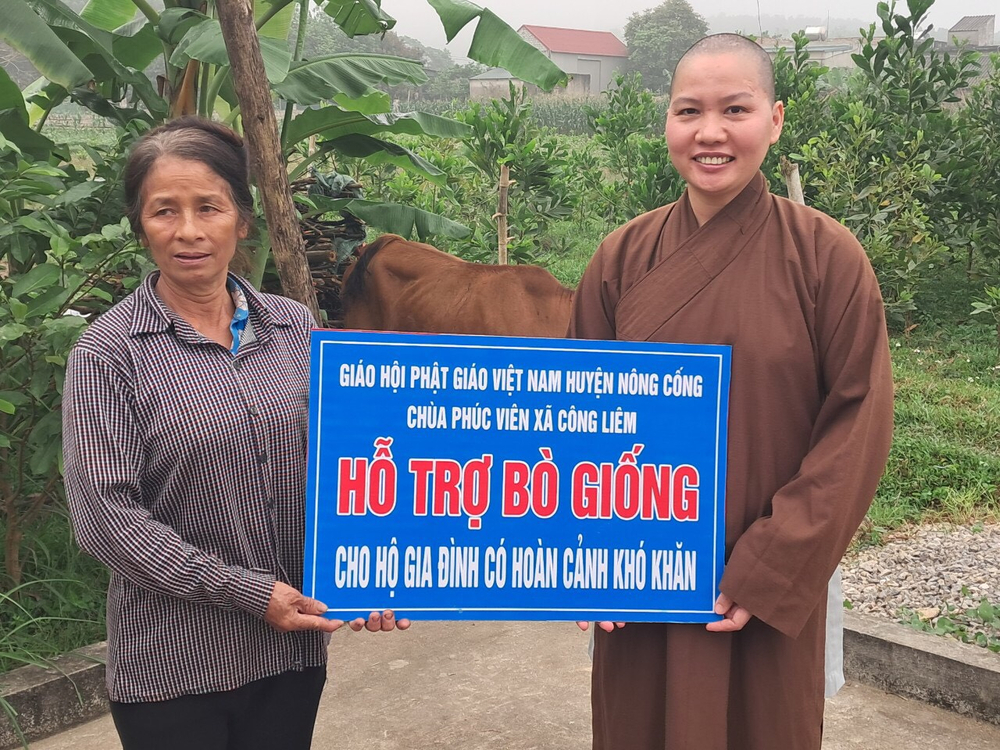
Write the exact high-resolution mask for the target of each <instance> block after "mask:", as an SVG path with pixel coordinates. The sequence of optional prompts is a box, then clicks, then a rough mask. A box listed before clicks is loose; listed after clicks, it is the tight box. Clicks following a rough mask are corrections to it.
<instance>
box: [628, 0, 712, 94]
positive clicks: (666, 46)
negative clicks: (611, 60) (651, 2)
mask: <svg viewBox="0 0 1000 750" xmlns="http://www.w3.org/2000/svg"><path fill="white" fill-rule="evenodd" d="M707 33H708V22H707V21H705V19H704V18H703V17H702V16H700V15H699V14H698V13H696V12H695V11H694V9H693V8H692V7H691V4H690V3H689V2H687V0H666V2H664V3H662V4H661V5H658V6H656V7H655V8H650V9H649V10H644V11H642V12H640V13H633V14H632V15H631V16H629V19H628V23H627V24H626V25H625V43H626V44H627V45H628V48H629V69H630V70H631V71H635V72H638V73H641V74H642V80H643V81H645V83H646V86H647V87H648V88H649V89H650V90H652V91H659V92H665V91H667V89H669V88H670V76H671V75H672V73H673V70H674V67H675V66H676V65H677V61H678V60H680V59H681V55H683V54H684V52H685V51H686V50H687V48H688V47H690V46H691V45H692V44H694V43H695V42H697V41H698V40H699V39H701V38H702V37H703V36H705V34H707Z"/></svg>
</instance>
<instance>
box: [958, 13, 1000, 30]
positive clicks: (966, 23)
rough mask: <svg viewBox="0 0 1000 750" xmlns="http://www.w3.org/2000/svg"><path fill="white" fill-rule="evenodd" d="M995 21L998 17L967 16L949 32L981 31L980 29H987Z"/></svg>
mask: <svg viewBox="0 0 1000 750" xmlns="http://www.w3.org/2000/svg"><path fill="white" fill-rule="evenodd" d="M995 21H996V16H965V18H963V19H962V20H960V21H959V22H958V23H956V24H955V25H954V26H952V27H951V28H950V29H948V31H979V30H980V29H985V28H986V27H987V26H989V25H990V23H991V22H995Z"/></svg>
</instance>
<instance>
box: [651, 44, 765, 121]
mask: <svg viewBox="0 0 1000 750" xmlns="http://www.w3.org/2000/svg"><path fill="white" fill-rule="evenodd" d="M733 53H736V54H740V55H745V56H746V57H747V59H748V60H749V61H750V63H751V64H752V65H753V66H754V67H755V68H756V70H757V74H758V78H759V80H760V87H761V90H762V91H763V92H764V95H765V96H767V98H768V99H769V100H770V103H771V104H774V101H775V94H774V63H773V62H771V56H770V55H769V54H767V52H765V51H764V48H763V47H761V46H760V45H759V44H757V42H755V41H753V40H752V39H747V38H746V37H745V36H741V35H739V34H712V35H711V36H706V37H703V38H701V39H699V40H698V41H697V42H695V43H694V44H693V45H691V47H690V48H689V49H688V51H687V52H685V53H684V54H683V55H682V56H681V59H680V60H679V61H678V63H677V67H676V68H674V75H673V77H672V78H671V79H670V95H671V96H673V93H674V84H673V82H674V80H676V78H677V74H678V73H679V72H680V70H681V68H683V67H686V66H688V65H691V64H692V63H694V62H695V61H697V60H698V58H701V57H708V56H711V55H718V54H733Z"/></svg>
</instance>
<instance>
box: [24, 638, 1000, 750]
mask: <svg viewBox="0 0 1000 750" xmlns="http://www.w3.org/2000/svg"><path fill="white" fill-rule="evenodd" d="M330 657H331V664H330V682H329V683H328V685H327V689H326V692H325V694H324V696H323V702H322V704H321V706H320V713H319V720H318V723H317V728H316V736H315V742H314V743H313V747H314V748H315V750H335V749H337V750H340V749H341V748H344V747H365V748H366V750H404V749H405V750H424V749H425V748H455V749H456V750H487V749H490V750H494V749H495V750H535V749H538V750H542V749H547V748H559V749H560V750H562V749H563V748H569V749H577V748H578V749H579V750H587V748H589V747H590V705H589V691H590V688H589V685H590V663H589V660H588V658H587V636H586V635H585V634H583V633H580V632H579V631H578V630H577V629H576V626H574V625H571V624H568V623H565V624H559V623H555V624H554V623H543V624H531V623H520V622H519V623H417V624H416V625H414V626H413V628H412V629H411V630H410V631H408V632H406V633H388V634H378V635H372V634H369V633H351V632H338V633H335V634H334V636H333V642H332V643H331V646H330ZM120 747H121V746H120V745H119V744H118V740H117V735H115V731H114V726H113V725H112V723H111V719H110V717H107V716H106V717H104V718H102V719H99V720H97V721H93V722H90V723H89V724H84V725H82V726H80V727H77V728H76V729H72V730H69V731H66V732H63V733H61V734H59V735H56V736H54V737H50V738H49V739H47V740H40V741H38V742H34V743H32V745H31V748H32V750H120ZM914 747H954V748H961V749H962V750H997V748H1000V727H996V726H992V725H989V724H984V723H981V722H977V721H974V720H971V719H965V718H962V717H960V716H958V715H956V714H953V713H951V712H948V711H944V710H941V709H936V708H931V707H928V706H926V705H925V704H922V703H918V702H914V701H908V700H903V699H901V698H897V697H895V696H890V695H886V694H884V693H880V692H878V691H876V690H873V689H871V688H868V687H865V686H862V685H855V684H849V685H848V686H847V687H845V688H844V689H843V690H842V691H841V692H840V695H838V696H837V697H836V698H835V699H833V700H831V701H829V702H828V703H827V711H826V740H825V742H824V743H823V750H911V749H912V748H914Z"/></svg>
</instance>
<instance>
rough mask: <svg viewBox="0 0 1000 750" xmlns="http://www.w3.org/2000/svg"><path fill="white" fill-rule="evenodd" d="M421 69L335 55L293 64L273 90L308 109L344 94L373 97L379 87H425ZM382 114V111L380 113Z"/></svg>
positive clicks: (380, 58) (378, 58)
mask: <svg viewBox="0 0 1000 750" xmlns="http://www.w3.org/2000/svg"><path fill="white" fill-rule="evenodd" d="M426 80H427V75H426V74H425V73H424V70H423V66H422V65H421V64H420V63H418V62H415V61H413V60H404V59H402V58H399V57H392V56H389V55H370V54H337V55H327V56H324V57H318V58H315V59H313V60H302V61H301V62H296V63H292V65H291V68H290V70H289V71H288V75H287V76H286V77H285V79H284V80H283V81H281V82H280V83H279V84H277V85H276V86H275V87H274V91H275V93H276V94H277V95H278V96H280V97H281V98H282V99H284V100H285V101H289V102H295V103H296V104H302V105H311V104H318V103H320V102H322V101H328V100H331V99H334V97H336V96H337V95H338V94H343V95H345V96H347V97H349V98H351V99H356V98H361V97H365V96H368V95H370V94H372V93H373V91H374V89H373V88H372V87H373V86H376V85H378V84H380V83H385V84H389V85H395V84H399V83H404V82H409V83H416V84H420V83H424V82H425V81H426ZM383 111H384V110H383Z"/></svg>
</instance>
